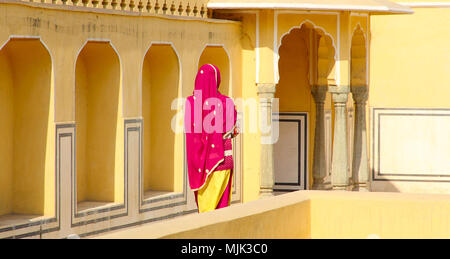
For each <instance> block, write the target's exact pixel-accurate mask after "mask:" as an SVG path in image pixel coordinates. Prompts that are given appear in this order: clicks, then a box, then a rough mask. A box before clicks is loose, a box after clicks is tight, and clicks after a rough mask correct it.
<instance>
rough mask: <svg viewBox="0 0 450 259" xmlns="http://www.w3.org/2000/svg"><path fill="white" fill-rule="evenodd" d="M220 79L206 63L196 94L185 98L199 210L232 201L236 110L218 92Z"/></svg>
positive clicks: (193, 185)
mask: <svg viewBox="0 0 450 259" xmlns="http://www.w3.org/2000/svg"><path fill="white" fill-rule="evenodd" d="M220 80H221V78H220V72H219V69H218V68H217V67H216V66H214V65H211V64H207V65H203V66H202V67H201V68H200V69H199V71H198V73H197V77H196V79H195V90H194V94H193V95H192V96H189V97H188V98H187V100H186V110H185V131H186V149H187V164H188V174H189V185H190V187H191V189H192V190H193V191H194V194H195V200H196V202H197V206H198V211H199V212H200V213H202V212H207V211H211V210H215V209H220V208H224V207H228V206H229V205H230V202H231V192H232V191H231V185H232V179H233V156H232V154H233V152H232V144H231V139H232V138H233V137H234V136H235V135H236V134H237V130H236V109H235V106H234V103H233V101H232V99H231V98H229V97H227V96H224V95H222V94H221V93H220V92H219V90H218V88H219V85H220ZM213 107H214V108H213Z"/></svg>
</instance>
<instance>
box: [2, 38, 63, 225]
mask: <svg viewBox="0 0 450 259" xmlns="http://www.w3.org/2000/svg"><path fill="white" fill-rule="evenodd" d="M51 92H52V61H51V57H50V54H49V52H48V50H47V49H46V48H45V46H44V45H43V44H42V42H41V41H40V40H39V39H32V38H26V39H22V38H13V39H11V40H10V41H9V42H8V43H7V44H6V45H5V46H4V47H3V48H2V49H1V51H0V114H1V116H0V125H1V127H0V138H1V139H2V144H1V145H0V165H1V170H0V221H3V220H7V221H8V222H9V223H14V222H15V221H14V220H16V219H18V220H19V221H21V220H28V219H31V218H34V217H36V216H43V215H45V216H54V215H53V214H54V211H55V208H54V199H55V197H54V196H55V193H54V191H52V190H54V185H53V184H51V181H49V179H50V178H51V179H54V167H52V165H53V163H54V156H52V155H51V154H50V153H51V150H52V148H53V147H54V146H51V145H52V144H53V143H54V142H53V138H54V135H52V134H53V129H54V127H53V126H54V125H53V102H52V100H51V96H52V94H51ZM46 183H47V184H46ZM46 188H49V189H46ZM50 188H51V189H50ZM51 202H53V204H50V203H51ZM19 215H20V216H19Z"/></svg>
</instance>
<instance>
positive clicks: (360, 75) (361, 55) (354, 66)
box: [351, 25, 367, 86]
mask: <svg viewBox="0 0 450 259" xmlns="http://www.w3.org/2000/svg"><path fill="white" fill-rule="evenodd" d="M366 56H367V50H366V39H365V37H364V31H363V30H362V29H361V27H360V26H359V25H358V27H357V28H356V29H355V31H354V33H353V37H352V45H351V85H352V86H366V84H367V64H366Z"/></svg>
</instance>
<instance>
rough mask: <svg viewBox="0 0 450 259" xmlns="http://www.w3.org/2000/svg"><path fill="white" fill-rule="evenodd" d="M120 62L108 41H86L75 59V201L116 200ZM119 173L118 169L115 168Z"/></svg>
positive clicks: (120, 146) (119, 115)
mask: <svg viewBox="0 0 450 259" xmlns="http://www.w3.org/2000/svg"><path fill="white" fill-rule="evenodd" d="M120 73H121V70H120V62H119V58H118V57H117V54H116V52H115V51H114V49H113V48H112V47H111V45H110V44H109V43H98V42H88V43H87V44H86V46H85V47H84V48H83V50H82V51H81V52H80V56H79V58H78V61H77V69H76V75H77V78H76V82H75V89H76V110H75V112H76V113H75V118H76V123H77V131H78V132H79V133H78V135H77V147H78V149H77V188H78V202H81V201H85V200H90V201H115V196H114V195H115V194H114V192H115V189H114V185H115V182H114V181H115V171H116V170H117V169H116V166H115V165H116V155H115V154H116V149H119V148H123V146H122V145H119V146H116V142H118V141H120V139H118V138H117V136H116V135H118V133H117V126H118V123H120V124H121V121H120V120H119V118H120V117H121V114H120V109H119V108H120V106H119V98H120V97H121V95H120V78H121V77H120ZM117 173H118V172H117Z"/></svg>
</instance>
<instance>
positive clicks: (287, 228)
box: [97, 191, 450, 239]
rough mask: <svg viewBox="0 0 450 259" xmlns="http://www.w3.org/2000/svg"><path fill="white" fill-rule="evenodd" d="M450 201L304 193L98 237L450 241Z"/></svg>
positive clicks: (400, 195) (441, 196) (427, 197)
mask: <svg viewBox="0 0 450 259" xmlns="http://www.w3.org/2000/svg"><path fill="white" fill-rule="evenodd" d="M449 197H450V196H449V195H445V194H406V193H374V192H366V193H363V192H327V191H298V192H293V193H289V194H284V195H280V196H275V197H270V198H265V199H260V200H257V201H253V202H249V203H245V204H238V205H234V206H231V207H229V208H224V209H220V210H216V211H212V212H208V213H203V214H200V215H199V214H196V213H195V214H193V215H188V216H184V217H179V218H176V219H172V220H167V221H161V222H157V223H152V224H146V225H141V226H138V227H136V228H129V229H124V230H121V231H117V232H115V233H110V234H104V235H101V236H98V237H97V238H108V239H110V238H112V239H130V238H132V239H134V238H169V239H170V238H175V239H217V238H220V239H236V238H237V239H266V238H272V239H273V238H313V239H324V238H325V239H329V238H361V239H365V238H419V239H420V238H449V237H450V224H448V215H449V214H450V199H449Z"/></svg>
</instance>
